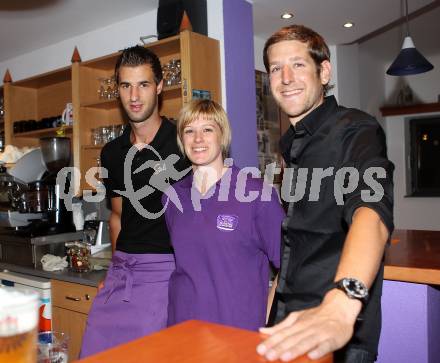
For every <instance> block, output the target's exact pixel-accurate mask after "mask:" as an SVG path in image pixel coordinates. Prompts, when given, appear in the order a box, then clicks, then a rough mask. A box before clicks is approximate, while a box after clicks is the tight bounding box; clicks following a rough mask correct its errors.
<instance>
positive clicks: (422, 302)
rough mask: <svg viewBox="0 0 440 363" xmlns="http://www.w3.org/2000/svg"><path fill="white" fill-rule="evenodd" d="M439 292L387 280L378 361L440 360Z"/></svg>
mask: <svg viewBox="0 0 440 363" xmlns="http://www.w3.org/2000/svg"><path fill="white" fill-rule="evenodd" d="M439 341H440V291H439V290H438V288H433V287H431V286H428V285H423V284H414V283H406V282H398V281H386V280H385V281H384V286H383V294H382V332H381V337H380V343H379V357H378V360H377V362H378V363H406V362H408V363H413V362H414V363H438V362H440V344H439Z"/></svg>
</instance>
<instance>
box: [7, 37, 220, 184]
mask: <svg viewBox="0 0 440 363" xmlns="http://www.w3.org/2000/svg"><path fill="white" fill-rule="evenodd" d="M146 47H147V48H149V49H151V50H152V51H153V52H155V53H156V54H157V55H158V57H159V58H160V61H161V63H162V65H165V64H167V63H168V62H169V61H170V60H172V59H175V60H177V59H179V60H180V64H181V66H180V67H181V84H178V85H165V86H164V88H163V91H162V95H161V102H160V105H161V108H160V113H161V115H163V116H167V117H171V118H177V116H178V114H179V111H180V109H181V107H182V106H183V105H184V104H185V103H187V102H188V101H189V100H191V98H193V96H194V97H198V95H200V94H201V93H200V92H199V91H203V92H202V93H203V94H204V95H209V96H210V97H211V99H213V100H215V101H217V102H219V103H221V79H220V53H219V42H218V41H217V40H215V39H211V38H208V37H206V36H204V35H200V34H198V33H193V32H189V31H183V32H181V33H180V34H179V35H176V36H173V37H170V38H166V39H162V40H160V41H157V42H154V43H150V44H148V45H146ZM119 54H120V53H119V52H116V53H113V54H110V55H107V56H104V57H100V58H96V59H92V60H87V61H84V62H81V61H80V62H74V63H72V65H71V66H69V67H66V68H62V69H59V70H56V71H53V72H49V73H45V74H41V75H38V76H36V77H32V78H29V79H26V80H21V81H17V82H12V83H5V84H4V96H5V109H6V111H7V112H6V117H5V136H6V143H7V144H13V145H16V146H33V145H38V139H39V138H40V137H41V136H42V135H55V131H56V129H45V130H38V131H30V132H24V133H20V134H17V133H15V132H14V130H13V125H14V122H15V121H20V120H41V119H42V118H45V117H50V116H56V115H61V113H62V111H63V109H64V108H65V106H66V103H67V102H72V104H73V112H74V115H73V118H74V123H73V127H71V128H68V129H67V136H69V137H71V140H72V153H73V164H74V166H75V167H77V168H78V169H79V170H80V171H81V182H80V183H81V184H80V187H81V188H80V190H84V189H94V187H95V186H93V185H92V186H90V185H88V184H87V183H86V182H85V178H84V177H85V173H86V171H87V170H89V168H90V167H93V166H98V163H99V160H98V159H99V155H100V151H101V148H102V145H98V146H95V145H93V144H92V141H91V140H92V130H93V129H96V128H99V127H102V126H108V125H117V124H123V123H126V122H127V120H126V119H125V117H126V116H125V113H124V112H123V110H122V107H121V106H120V104H119V100H117V99H114V98H113V99H102V98H100V95H99V89H100V79H103V78H110V77H111V76H112V75H113V74H114V68H115V64H116V60H117V58H118V56H119Z"/></svg>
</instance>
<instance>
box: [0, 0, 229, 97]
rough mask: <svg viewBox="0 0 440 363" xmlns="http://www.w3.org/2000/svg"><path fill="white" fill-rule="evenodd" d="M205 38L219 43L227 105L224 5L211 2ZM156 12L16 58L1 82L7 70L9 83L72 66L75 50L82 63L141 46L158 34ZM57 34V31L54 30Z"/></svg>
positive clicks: (0, 69)
mask: <svg viewBox="0 0 440 363" xmlns="http://www.w3.org/2000/svg"><path fill="white" fill-rule="evenodd" d="M207 13H208V14H207V15H208V35H209V36H210V37H212V38H215V39H218V40H219V41H220V55H221V69H222V99H223V104H224V105H226V92H225V76H224V45H223V44H224V43H223V1H222V0H210V1H209V2H208V6H207ZM156 15H157V10H153V11H149V12H146V13H144V14H141V15H138V16H136V17H132V18H129V19H126V20H123V21H120V22H117V23H114V24H112V25H110V26H107V27H105V28H101V29H97V30H94V31H92V32H89V33H85V34H82V35H79V36H76V37H73V38H70V39H66V40H63V41H62V42H59V43H56V44H53V45H50V46H48V47H45V48H41V49H37V50H35V51H33V52H29V53H26V54H23V55H21V56H19V57H16V58H12V59H9V60H7V61H4V62H2V63H0V76H1V77H0V82H1V83H2V82H3V75H4V74H5V72H6V70H7V69H9V71H10V72H11V76H12V80H13V81H17V80H20V79H23V78H28V77H31V76H34V75H38V74H40V73H44V72H49V71H52V70H54V69H58V68H62V67H65V66H68V65H70V64H71V62H70V59H71V57H72V53H73V50H74V48H75V46H77V47H78V50H79V53H80V55H81V59H82V60H83V61H85V60H88V59H92V58H96V57H100V56H103V55H107V54H110V53H113V52H116V51H118V50H120V49H123V48H126V47H129V46H132V45H135V44H138V43H140V40H139V37H140V36H144V35H152V34H157V31H156V23H157V21H156V20H157V19H156ZM54 31H56V29H54Z"/></svg>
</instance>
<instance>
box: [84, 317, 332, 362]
mask: <svg viewBox="0 0 440 363" xmlns="http://www.w3.org/2000/svg"><path fill="white" fill-rule="evenodd" d="M260 341H261V335H260V334H258V333H255V332H251V331H247V330H242V329H236V328H230V327H226V326H223V325H217V324H211V323H205V322H201V321H196V320H191V321H187V322H185V323H182V324H179V325H176V326H174V327H171V328H168V329H165V330H162V331H160V332H158V333H156V334H152V335H149V336H146V337H143V338H140V339H137V340H134V341H132V342H129V343H126V344H123V345H120V346H118V347H115V348H112V349H109V350H106V351H104V352H102V353H99V354H96V355H93V356H91V357H88V358H85V359H83V360H81V361H79V362H82V363H102V362H106V363H120V362H124V363H139V362H154V363H174V362H176V363H247V362H249V363H251V362H267V360H265V359H264V358H263V357H260V356H259V355H258V354H257V353H256V350H255V349H256V346H257V344H258V343H259V342H260ZM277 362H279V361H277ZM291 362H292V363H312V362H313V363H331V362H333V359H332V357H331V355H328V356H326V357H324V358H322V359H320V360H314V361H312V360H310V359H308V358H307V357H306V356H303V357H300V358H298V359H296V360H294V361H291Z"/></svg>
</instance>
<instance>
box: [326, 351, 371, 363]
mask: <svg viewBox="0 0 440 363" xmlns="http://www.w3.org/2000/svg"><path fill="white" fill-rule="evenodd" d="M334 358H335V363H374V362H375V361H376V357H375V355H374V354H372V353H370V352H369V351H367V350H365V349H362V348H355V347H349V348H348V349H343V350H340V351H337V352H335V355H334Z"/></svg>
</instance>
